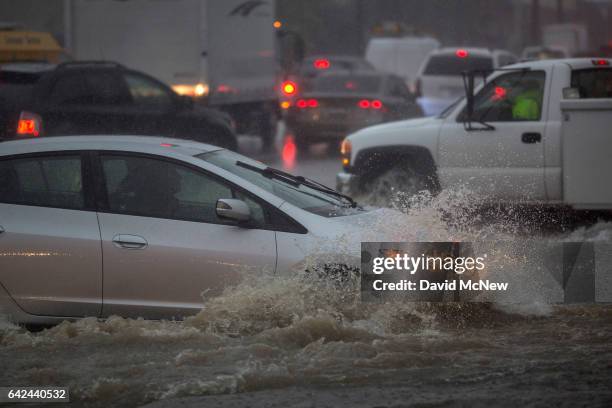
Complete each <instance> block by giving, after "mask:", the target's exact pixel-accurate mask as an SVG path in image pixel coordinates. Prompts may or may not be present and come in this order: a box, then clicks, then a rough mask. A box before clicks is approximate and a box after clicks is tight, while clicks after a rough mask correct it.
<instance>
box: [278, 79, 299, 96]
mask: <svg viewBox="0 0 612 408" xmlns="http://www.w3.org/2000/svg"><path fill="white" fill-rule="evenodd" d="M281 89H282V90H283V93H284V94H285V95H287V96H290V95H294V94H295V93H296V92H297V85H296V84H295V82H293V81H285V82H283V85H282V87H281Z"/></svg>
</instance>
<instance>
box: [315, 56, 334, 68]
mask: <svg viewBox="0 0 612 408" xmlns="http://www.w3.org/2000/svg"><path fill="white" fill-rule="evenodd" d="M312 65H314V67H315V68H316V69H329V67H330V66H331V64H330V62H329V60H328V59H326V58H319V59H316V60H314V62H313V63H312Z"/></svg>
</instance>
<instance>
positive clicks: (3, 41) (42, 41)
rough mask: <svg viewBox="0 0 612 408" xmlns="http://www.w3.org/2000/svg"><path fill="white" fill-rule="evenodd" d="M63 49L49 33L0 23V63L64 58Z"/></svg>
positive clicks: (54, 61) (53, 60) (49, 60)
mask: <svg viewBox="0 0 612 408" xmlns="http://www.w3.org/2000/svg"><path fill="white" fill-rule="evenodd" d="M65 58H66V56H65V54H64V50H63V49H62V47H60V45H59V44H58V43H57V41H56V40H55V38H53V36H52V35H51V34H49V33H44V32H37V31H28V30H24V29H23V28H21V27H19V25H17V24H2V23H0V64H3V63H7V62H24V61H30V62H50V63H58V62H61V61H62V60H63V59H65Z"/></svg>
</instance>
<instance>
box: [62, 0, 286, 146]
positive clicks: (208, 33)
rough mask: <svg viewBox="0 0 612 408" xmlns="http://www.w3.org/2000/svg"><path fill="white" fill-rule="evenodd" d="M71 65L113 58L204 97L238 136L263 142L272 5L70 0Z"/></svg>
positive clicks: (271, 121) (271, 106) (272, 66)
mask: <svg viewBox="0 0 612 408" xmlns="http://www.w3.org/2000/svg"><path fill="white" fill-rule="evenodd" d="M69 3H70V5H69V7H67V18H66V20H65V21H66V29H65V37H66V42H67V48H69V51H70V52H71V53H72V55H73V57H74V58H75V59H77V60H113V61H117V62H119V63H121V64H122V65H125V66H126V67H129V68H133V69H137V70H140V71H143V72H147V73H150V74H151V75H153V76H154V77H156V78H159V79H161V80H162V81H163V82H165V83H167V84H169V85H170V86H172V87H173V89H174V90H175V91H177V92H178V93H181V94H185V95H191V96H196V97H207V102H208V103H209V104H210V105H211V106H212V107H215V108H218V109H220V110H223V111H225V112H228V113H229V114H230V115H231V116H232V118H233V119H234V121H235V123H236V127H237V131H238V132H239V133H249V134H257V135H261V136H262V137H263V139H264V142H265V143H267V144H269V143H270V142H271V139H272V137H273V135H274V134H275V124H276V119H277V117H278V97H277V92H276V87H277V82H278V81H277V75H278V69H277V61H276V58H275V33H274V27H273V21H274V10H275V2H274V1H265V2H256V3H249V2H244V1H242V0H224V1H215V0H205V1H193V0H174V1H153V2H152V1H149V0H131V1H114V0H102V1H91V0H70V1H69Z"/></svg>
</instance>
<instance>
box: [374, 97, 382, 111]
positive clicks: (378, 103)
mask: <svg viewBox="0 0 612 408" xmlns="http://www.w3.org/2000/svg"><path fill="white" fill-rule="evenodd" d="M371 106H372V109H382V106H383V104H382V102H381V101H379V100H378V99H374V100H373V101H372V104H371Z"/></svg>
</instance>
